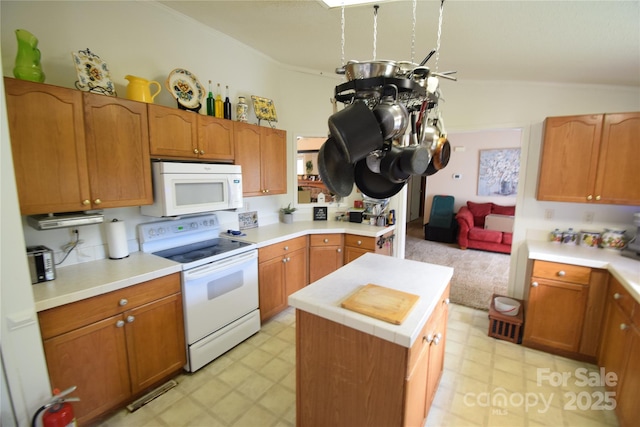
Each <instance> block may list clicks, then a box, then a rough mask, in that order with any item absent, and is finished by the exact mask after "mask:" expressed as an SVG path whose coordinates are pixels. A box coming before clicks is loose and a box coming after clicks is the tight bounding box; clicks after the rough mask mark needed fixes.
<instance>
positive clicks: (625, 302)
mask: <svg viewBox="0 0 640 427" xmlns="http://www.w3.org/2000/svg"><path fill="white" fill-rule="evenodd" d="M608 294H609V296H610V297H611V298H613V300H614V301H615V302H616V304H618V306H619V307H620V308H621V309H622V312H623V313H624V314H625V315H626V316H631V314H632V313H631V312H632V311H634V310H633V307H634V305H636V306H637V304H636V302H635V301H634V299H633V297H632V296H631V294H630V293H629V291H627V290H626V289H625V288H624V287H623V286H622V284H620V282H618V280H617V279H616V278H615V277H613V276H610V278H609V292H608ZM635 311H638V310H637V309H636V310H635ZM634 317H636V319H637V317H638V316H634ZM636 324H638V323H636Z"/></svg>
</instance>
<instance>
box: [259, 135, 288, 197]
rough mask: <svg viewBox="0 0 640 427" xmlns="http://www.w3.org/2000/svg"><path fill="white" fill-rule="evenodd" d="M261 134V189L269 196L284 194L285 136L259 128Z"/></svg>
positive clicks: (285, 191)
mask: <svg viewBox="0 0 640 427" xmlns="http://www.w3.org/2000/svg"><path fill="white" fill-rule="evenodd" d="M261 133H262V137H261V139H260V157H261V162H262V168H261V171H262V189H263V190H264V191H265V192H266V193H268V194H270V195H271V194H286V193H287V134H286V132H285V131H282V130H278V129H271V128H261Z"/></svg>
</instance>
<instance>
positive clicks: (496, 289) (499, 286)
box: [405, 218, 510, 310]
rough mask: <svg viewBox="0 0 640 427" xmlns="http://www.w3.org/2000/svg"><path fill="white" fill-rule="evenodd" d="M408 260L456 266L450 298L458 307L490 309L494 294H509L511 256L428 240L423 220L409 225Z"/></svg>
mask: <svg viewBox="0 0 640 427" xmlns="http://www.w3.org/2000/svg"><path fill="white" fill-rule="evenodd" d="M405 258H407V259H411V260H415V261H422V262H428V263H431V264H438V265H446V266H448V267H453V278H452V279H451V295H450V299H451V302H454V303H456V304H461V305H465V306H467V307H473V308H478V309H481V310H489V305H490V303H491V295H492V294H494V293H495V294H501V295H506V294H507V285H508V281H509V263H510V256H509V255H508V254H501V253H494V252H486V251H479V250H474V249H466V250H461V249H460V247H459V246H458V244H457V243H453V244H449V243H440V242H432V241H429V240H425V239H424V228H423V225H422V218H420V219H418V220H415V221H412V222H410V223H408V224H407V239H406V246H405Z"/></svg>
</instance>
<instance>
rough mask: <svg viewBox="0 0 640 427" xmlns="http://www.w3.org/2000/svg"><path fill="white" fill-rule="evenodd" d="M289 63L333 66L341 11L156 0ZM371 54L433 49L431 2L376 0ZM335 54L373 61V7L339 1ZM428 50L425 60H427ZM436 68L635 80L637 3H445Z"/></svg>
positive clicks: (472, 74) (467, 73) (290, 4)
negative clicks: (340, 3)
mask: <svg viewBox="0 0 640 427" xmlns="http://www.w3.org/2000/svg"><path fill="white" fill-rule="evenodd" d="M161 3H163V4H164V5H166V6H168V7H170V8H172V9H174V10H176V11H178V12H180V13H183V14H185V15H187V16H190V17H192V18H193V19H195V20H197V21H200V22H202V23H203V24H205V25H207V26H209V27H211V28H214V29H216V30H218V31H220V32H222V33H225V34H227V35H229V36H231V37H233V38H234V39H236V40H239V41H240V42H242V43H244V44H246V45H248V46H251V47H252V48H254V49H256V50H258V51H260V52H262V53H264V54H265V55H267V56H269V57H271V58H273V59H274V60H276V61H278V62H280V63H282V64H285V65H287V66H290V67H298V68H302V69H307V70H312V71H314V72H315V71H317V72H323V73H334V72H335V69H336V68H337V67H339V66H341V65H342V46H343V44H342V30H341V28H342V25H341V22H342V18H341V16H342V10H341V8H336V9H327V8H326V7H324V6H322V5H321V4H320V2H319V1H316V0H288V1H268V0H260V1H217V0H214V1H163V2H161ZM379 4H380V8H379V9H378V14H377V26H376V34H375V36H376V37H375V58H376V59H391V60H397V61H404V60H411V59H413V60H414V62H420V61H421V60H422V59H423V58H424V57H425V56H426V54H427V53H428V52H429V51H430V50H431V49H434V48H435V47H436V43H437V33H438V18H439V11H440V1H439V0H418V1H416V14H415V16H416V25H415V31H414V25H413V5H414V2H413V1H412V0H396V1H391V2H381V3H379ZM344 18H345V19H344V24H345V25H344V35H345V36H344V58H345V60H346V61H348V60H359V61H366V60H371V59H373V58H374V9H373V6H371V5H368V6H358V7H350V8H346V9H345V12H344ZM435 58H436V57H435V56H434V57H433V58H432V59H430V60H429V62H428V63H427V65H428V66H430V67H431V69H432V70H435V67H436V59H435ZM437 66H438V70H439V71H449V70H456V71H457V72H458V73H457V76H458V79H459V80H463V79H464V80H519V81H545V82H558V83H579V84H604V85H621V86H640V1H637V0H635V1H620V0H610V1H585V0H582V1H542V0H529V1H522V0H521V1H479V0H476V1H463V0H446V1H445V2H444V8H443V23H442V33H441V46H440V55H439V60H438V61H437Z"/></svg>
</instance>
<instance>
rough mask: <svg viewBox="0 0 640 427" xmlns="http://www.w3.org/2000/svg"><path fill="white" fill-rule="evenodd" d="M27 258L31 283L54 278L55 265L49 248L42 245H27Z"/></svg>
mask: <svg viewBox="0 0 640 427" xmlns="http://www.w3.org/2000/svg"><path fill="white" fill-rule="evenodd" d="M27 259H28V261H29V273H31V283H32V284H35V283H40V282H46V281H49V280H55V278H56V266H55V264H54V262H53V251H52V250H51V249H49V248H48V247H46V246H42V245H39V246H27Z"/></svg>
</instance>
